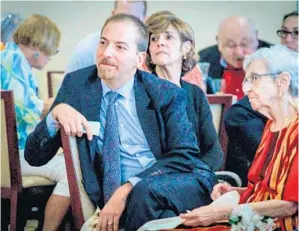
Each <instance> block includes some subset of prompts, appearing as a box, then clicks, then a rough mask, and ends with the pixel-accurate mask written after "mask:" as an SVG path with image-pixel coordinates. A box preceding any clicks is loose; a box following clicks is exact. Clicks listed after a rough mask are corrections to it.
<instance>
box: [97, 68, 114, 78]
mask: <svg viewBox="0 0 299 231" xmlns="http://www.w3.org/2000/svg"><path fill="white" fill-rule="evenodd" d="M98 76H99V77H100V78H101V79H105V80H111V79H113V78H114V77H115V75H114V73H113V72H112V71H111V70H109V69H107V68H104V67H99V68H98Z"/></svg>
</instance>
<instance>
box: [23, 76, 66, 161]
mask: <svg viewBox="0 0 299 231" xmlns="http://www.w3.org/2000/svg"><path fill="white" fill-rule="evenodd" d="M68 77H69V76H68V75H67V76H66V77H65V78H64V80H63V83H62V87H61V89H60V90H59V93H58V95H57V97H56V99H55V101H54V103H53V105H52V107H51V109H50V112H49V113H52V110H53V108H54V107H55V106H56V105H58V104H60V103H61V102H63V100H64V95H65V91H66V86H67V82H68V79H69V78H68ZM48 115H49V114H48ZM48 115H47V116H45V117H44V119H43V120H42V121H41V122H40V123H39V124H38V125H37V126H36V128H35V130H34V131H33V132H32V133H31V134H30V135H29V136H28V138H27V141H26V147H25V159H26V161H27V162H28V163H29V164H30V165H32V166H42V165H44V164H46V163H47V162H48V161H50V160H51V159H52V157H53V156H54V155H55V154H56V153H57V151H58V149H59V148H60V147H61V137H60V132H59V131H57V133H56V134H55V135H53V136H51V135H50V134H49V129H48V125H47V118H48ZM57 130H58V129H57Z"/></svg>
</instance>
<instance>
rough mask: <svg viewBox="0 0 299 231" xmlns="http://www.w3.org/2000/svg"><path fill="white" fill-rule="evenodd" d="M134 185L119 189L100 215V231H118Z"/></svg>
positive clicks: (98, 228) (128, 184)
mask: <svg viewBox="0 0 299 231" xmlns="http://www.w3.org/2000/svg"><path fill="white" fill-rule="evenodd" d="M131 189H132V185H131V184H130V183H127V184H125V185H123V186H121V187H120V188H118V189H117V190H116V191H115V193H114V194H113V195H112V197H111V198H110V200H109V201H108V202H107V204H106V205H105V206H104V208H103V209H102V211H101V213H100V218H99V223H98V226H97V230H98V231H118V230H119V219H120V217H121V215H122V213H123V211H124V209H125V206H126V201H127V197H128V194H129V192H130V191H131Z"/></svg>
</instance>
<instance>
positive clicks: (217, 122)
mask: <svg viewBox="0 0 299 231" xmlns="http://www.w3.org/2000/svg"><path fill="white" fill-rule="evenodd" d="M207 98H208V101H209V104H210V107H211V111H212V116H213V123H214V126H215V128H216V132H217V133H218V137H219V141H220V145H221V148H222V151H223V155H224V163H225V161H226V153H227V142H228V141H227V135H226V131H225V126H224V121H223V120H224V114H225V113H226V112H227V110H228V109H229V108H230V107H231V105H232V102H233V96H232V95H229V94H225V95H207ZM223 168H224V166H223Z"/></svg>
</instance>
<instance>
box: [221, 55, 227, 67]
mask: <svg viewBox="0 0 299 231" xmlns="http://www.w3.org/2000/svg"><path fill="white" fill-rule="evenodd" d="M219 62H220V66H221V67H223V68H227V62H226V61H225V60H224V58H223V57H221V58H220V61H219Z"/></svg>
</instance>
